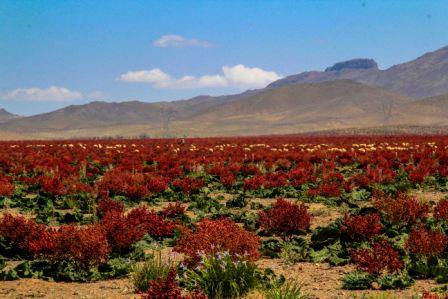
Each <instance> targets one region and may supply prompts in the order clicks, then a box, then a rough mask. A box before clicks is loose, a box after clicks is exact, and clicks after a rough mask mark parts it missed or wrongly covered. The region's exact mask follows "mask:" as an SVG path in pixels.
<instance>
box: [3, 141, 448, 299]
mask: <svg viewBox="0 0 448 299" xmlns="http://www.w3.org/2000/svg"><path fill="white" fill-rule="evenodd" d="M447 149H448V137H447V136H358V137H351V136H338V137H328V136H327V137H326V136H322V137H313V136H306V137H305V136H277V137H247V138H246V137H245V138H207V139H144V140H143V139H142V140H68V141H33V142H30V141H15V142H0V209H1V210H0V211H1V214H0V279H1V280H3V281H2V282H0V285H1V284H3V283H4V285H5V287H0V296H1V295H4V296H6V297H7V296H20V294H18V293H14V290H13V289H12V288H11V287H6V283H7V282H19V283H20V281H25V282H26V281H28V280H29V279H34V280H35V279H38V280H39V281H45V282H48V281H54V282H56V283H57V282H71V283H73V284H74V283H79V282H82V283H84V284H85V285H89V284H94V282H99V281H110V280H112V279H114V280H116V279H120V280H129V277H135V275H133V273H135V272H136V271H137V270H135V269H136V268H135V267H136V266H135V265H139V264H144V263H148V260H151V259H154V256H155V254H154V252H155V251H156V250H155V249H154V248H155V247H157V248H162V249H163V250H165V249H168V250H169V251H170V252H171V253H170V255H173V254H176V255H179V256H178V257H179V260H178V261H176V262H170V263H169V267H168V268H169V271H166V273H164V274H163V275H159V276H156V277H152V276H151V277H149V276H148V278H147V279H146V280H147V281H145V282H144V288H143V289H142V288H141V287H138V286H136V285H135V283H134V285H133V286H131V287H130V288H129V292H128V293H127V294H124V295H123V294H121V295H120V296H124V297H131V296H137V297H138V296H141V297H143V298H233V297H238V296H239V297H243V296H248V297H250V298H347V297H351V296H360V294H362V295H363V296H377V295H379V294H384V292H387V294H389V295H388V296H391V298H395V297H396V298H404V297H409V298H445V297H444V296H445V295H444V292H446V291H447V289H448V287H447V285H446V284H447V283H448V197H447V198H445V194H447V195H448V193H447V192H448V150H447ZM157 250H158V249H157ZM216 265H219V267H221V268H222V269H224V270H223V271H224V272H223V273H222V274H221V275H222V276H217V277H216V278H215V280H219V281H221V282H226V281H227V280H228V281H229V284H228V285H226V284H225V283H224V284H223V285H221V288H222V289H220V291H219V293H218V292H217V291H216V285H215V284H216V283H217V281H213V280H210V278H209V277H210V275H209V274H210V273H211V272H210V271H212V270H213V271H215V270H216V269H215V268H213V267H215V266H216ZM323 265H325V270H322V269H321V266H323ZM159 266H160V265H159ZM216 267H217V266H216ZM231 269H233V270H231ZM304 269H308V270H304ZM334 270H337V271H338V274H335V275H336V276H334V275H333V274H331V275H333V276H332V277H330V278H329V281H332V279H333V280H334V282H333V284H331V285H330V286H328V285H325V284H320V283H319V279H318V278H319V276H322V275H323V274H322V273H334V272H332V271H334ZM207 271H209V272H207ZM226 271H227V272H226ZM326 271H327V272H326ZM213 273H215V272H213ZM249 276H250V277H253V279H250V280H249ZM335 277H337V279H336V278H335ZM207 279H208V280H207ZM134 280H135V279H134ZM233 282H237V283H236V285H244V286H247V287H245V288H243V287H238V288H237V287H235V286H234V284H233ZM299 284H300V290H298V291H297V292H295V293H294V294H295V295H294V296H295V297H294V296H292V295H291V294H292V291H290V290H288V289H291V288H292V287H291V285H293V286H294V287H296V288H297V289H298V288H299ZM16 286H17V285H16ZM66 286H67V285H66ZM288 287H289V288H288ZM74 288H76V287H75V286H74ZM22 289H23V288H22ZM230 289H231V290H230ZM324 289H325V290H324ZM323 290H324V291H323ZM288 292H289V293H288ZM279 294H280V295H281V294H283V295H285V294H286V295H289V296H290V297H285V296H283V297H281V296H280V295H279ZM45 295H48V296H49V297H51V296H52V295H51V294H45ZM53 296H54V294H53ZM98 296H101V294H98V293H96V295H95V297H98ZM111 296H112V295H111V294H109V293H108V294H107V295H104V297H111ZM251 296H252V297H251ZM257 296H258V297H257ZM300 296H301V297H300ZM394 296H395V297H394ZM112 297H113V296H112ZM116 297H119V296H118V295H117V296H116ZM373 298H375V297H373Z"/></svg>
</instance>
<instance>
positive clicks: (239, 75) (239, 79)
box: [222, 64, 281, 87]
mask: <svg viewBox="0 0 448 299" xmlns="http://www.w3.org/2000/svg"><path fill="white" fill-rule="evenodd" d="M222 71H223V73H224V77H225V78H226V79H227V80H228V81H229V83H230V84H231V85H235V86H242V87H244V86H248V87H264V86H266V85H268V84H269V83H271V82H273V81H276V80H278V79H280V78H281V76H280V75H279V74H277V73H276V72H268V71H265V70H262V69H260V68H257V67H253V68H250V67H246V66H244V65H242V64H238V65H235V66H233V67H228V66H224V67H223V68H222Z"/></svg>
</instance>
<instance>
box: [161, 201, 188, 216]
mask: <svg viewBox="0 0 448 299" xmlns="http://www.w3.org/2000/svg"><path fill="white" fill-rule="evenodd" d="M186 209H187V208H186V207H185V206H183V205H182V204H181V203H180V202H176V203H175V204H174V205H173V204H172V203H170V204H169V205H168V206H166V207H165V208H164V209H163V210H162V211H161V212H160V216H162V217H163V218H171V219H174V218H177V217H180V216H182V215H184V214H185V211H186Z"/></svg>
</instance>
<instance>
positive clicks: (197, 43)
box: [153, 34, 213, 48]
mask: <svg viewBox="0 0 448 299" xmlns="http://www.w3.org/2000/svg"><path fill="white" fill-rule="evenodd" d="M153 45H154V46H156V47H159V48H185V47H203V48H211V47H213V44H212V43H211V42H208V41H205V40H198V39H195V38H191V39H189V38H186V37H183V36H181V35H176V34H167V35H163V36H162V37H160V38H159V39H157V40H155V41H154V42H153Z"/></svg>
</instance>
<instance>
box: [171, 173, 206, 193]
mask: <svg viewBox="0 0 448 299" xmlns="http://www.w3.org/2000/svg"><path fill="white" fill-rule="evenodd" d="M172 185H173V187H174V188H176V189H179V190H180V191H182V193H185V194H192V193H194V192H197V191H198V190H199V189H201V188H202V187H204V181H203V180H201V179H195V178H190V177H186V178H182V179H177V180H175V181H174V182H173V183H172Z"/></svg>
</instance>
